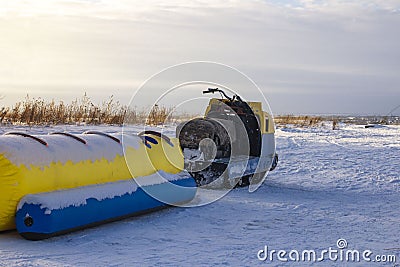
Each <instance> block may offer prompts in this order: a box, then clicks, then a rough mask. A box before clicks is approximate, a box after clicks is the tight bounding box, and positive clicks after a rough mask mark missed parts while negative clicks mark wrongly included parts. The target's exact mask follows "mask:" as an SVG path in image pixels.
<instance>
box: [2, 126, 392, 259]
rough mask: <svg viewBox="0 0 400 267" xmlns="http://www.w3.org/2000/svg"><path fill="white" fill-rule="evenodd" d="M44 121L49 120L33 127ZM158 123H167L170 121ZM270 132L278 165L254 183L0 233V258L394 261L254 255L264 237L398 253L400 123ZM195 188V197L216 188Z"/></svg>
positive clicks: (295, 245)
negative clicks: (178, 202)
mask: <svg viewBox="0 0 400 267" xmlns="http://www.w3.org/2000/svg"><path fill="white" fill-rule="evenodd" d="M65 127H66V126H65ZM94 128H95V129H93V127H91V128H90V129H91V130H103V131H105V132H109V133H112V132H119V131H120V128H119V129H118V127H94ZM138 128H139V127H138ZM47 130H49V131H53V130H54V129H53V128H49V129H46V128H41V129H38V128H36V129H33V131H36V132H37V133H43V132H45V131H47ZM69 130H71V131H72V132H73V131H77V132H80V131H81V130H82V131H84V130H88V128H85V129H81V128H79V127H76V126H72V127H71V128H70V129H69ZM131 130H132V132H134V131H135V129H131ZM165 130H166V132H168V133H169V135H170V136H172V135H173V133H174V129H173V127H170V128H166V129H165ZM82 131H81V132H82ZM276 135H277V149H278V153H279V158H280V161H279V163H278V167H277V168H276V170H275V171H273V172H270V174H269V175H268V177H267V179H266V181H265V182H264V184H263V185H262V186H261V187H260V188H259V189H258V190H257V191H255V192H254V193H249V192H248V189H247V188H240V189H235V190H233V191H231V192H230V193H229V194H227V195H226V196H225V197H223V198H221V199H219V200H217V201H216V202H214V203H211V204H209V205H205V206H201V207H193V208H170V209H166V210H163V211H160V212H155V213H151V214H148V215H144V216H140V217H134V218H130V219H126V220H123V221H119V222H115V223H111V224H106V225H103V226H100V227H96V228H91V229H86V230H83V231H80V232H75V233H72V234H68V235H65V236H60V237H56V238H52V239H49V240H43V241H37V242H31V241H26V240H24V239H22V238H21V237H19V235H18V233H17V232H16V231H10V232H6V233H1V234H0V266H121V265H122V266H156V265H157V266H211V265H217V266H221V265H232V266H293V265H296V266H396V265H395V264H394V263H387V264H383V263H376V262H375V263H373V262H369V263H367V262H359V263H346V262H332V261H323V262H318V263H315V264H312V263H309V262H303V263H296V264H293V263H284V262H279V261H277V260H275V261H273V262H268V261H267V262H261V261H259V260H258V259H257V252H258V251H259V250H261V249H263V248H264V246H266V245H267V246H268V247H269V248H270V249H275V250H280V249H284V250H288V251H290V250H292V249H297V250H300V251H301V250H306V249H315V250H323V249H328V248H329V247H333V248H336V241H337V240H338V239H339V238H344V239H346V240H347V243H348V247H349V248H350V249H358V250H365V249H370V250H371V251H373V253H374V255H376V254H381V255H389V254H390V255H396V256H397V264H398V263H399V261H400V245H399V244H400V234H399V232H400V176H399V173H400V168H399V158H400V127H399V126H387V127H382V128H372V129H365V128H364V127H363V126H354V125H349V126H346V125H341V126H340V129H339V130H335V131H333V130H331V127H328V125H327V126H326V127H325V128H307V129H300V128H282V129H278V130H277V134H276ZM201 192H202V193H201V194H198V195H197V196H196V198H197V199H196V201H198V202H199V203H200V202H201V203H204V202H207V201H211V200H213V199H214V198H216V197H217V196H219V195H220V193H219V192H218V191H217V190H201Z"/></svg>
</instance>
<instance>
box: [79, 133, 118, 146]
mask: <svg viewBox="0 0 400 267" xmlns="http://www.w3.org/2000/svg"><path fill="white" fill-rule="evenodd" d="M83 134H97V135H101V136H105V137H108V138H110V139H112V140H114V141H115V142H117V143H118V144H121V140H119V139H118V138H117V137H114V136H112V135H109V134H106V133H103V132H98V131H87V132H84V133H83Z"/></svg>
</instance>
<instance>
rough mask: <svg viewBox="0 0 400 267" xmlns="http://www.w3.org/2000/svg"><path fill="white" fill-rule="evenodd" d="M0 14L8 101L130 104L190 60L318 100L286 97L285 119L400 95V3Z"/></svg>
mask: <svg viewBox="0 0 400 267" xmlns="http://www.w3.org/2000/svg"><path fill="white" fill-rule="evenodd" d="M0 6H1V7H2V8H1V9H0V35H1V36H2V37H4V38H2V42H1V44H0V57H1V58H2V61H1V62H0V92H2V93H1V94H4V95H6V96H7V98H9V97H8V96H9V95H12V94H16V95H25V94H26V92H31V93H32V94H35V92H36V93H38V94H43V93H44V94H48V95H49V96H52V94H55V93H54V91H58V93H60V92H62V93H63V94H71V95H72V94H74V95H75V96H76V95H81V94H82V92H83V91H88V92H89V94H90V95H93V94H99V92H98V91H99V90H103V91H105V92H107V91H112V92H113V93H114V94H115V95H116V96H118V94H119V95H124V96H125V95H129V94H130V92H131V89H134V88H135V87H136V86H137V85H139V84H140V83H141V82H143V81H144V80H145V79H146V78H148V77H149V76H150V75H152V74H153V73H155V72H157V71H159V70H161V69H162V68H165V67H167V66H170V65H172V64H177V63H180V62H186V61H191V60H210V61H218V62H222V63H226V64H230V65H233V66H234V67H237V68H239V69H240V70H242V71H244V72H246V73H247V74H248V75H249V76H250V77H253V78H254V79H255V81H256V82H258V83H259V84H261V85H263V87H264V88H265V90H266V92H267V93H269V94H272V95H273V94H281V95H286V97H290V93H291V92H296V93H298V94H301V93H303V95H304V96H308V97H309V96H311V97H312V96H313V95H315V98H316V99H317V100H315V99H314V100H310V103H306V104H302V103H295V102H296V101H294V103H293V105H292V106H291V107H288V106H287V105H286V103H287V101H285V100H282V99H283V98H279V97H278V98H276V99H278V100H277V101H278V102H279V103H275V105H274V103H271V104H272V106H273V107H274V106H275V107H278V109H279V111H280V112H284V111H285V109H293V110H301V109H302V108H303V107H304V105H307V107H311V108H314V110H315V111H316V112H317V110H321V109H323V107H324V103H325V101H327V100H326V99H324V98H322V96H323V95H324V94H325V95H330V94H334V93H335V92H341V93H343V92H346V94H353V96H354V98H356V97H357V96H358V97H360V95H361V97H367V96H364V94H363V93H362V92H363V91H365V92H368V95H373V94H382V95H385V94H386V95H387V96H388V97H387V101H388V102H390V103H384V104H382V105H381V107H380V108H378V107H376V106H373V107H372V106H371V107H370V109H371V112H374V110H379V112H380V109H382V110H383V109H384V108H385V106H387V105H389V106H390V105H391V103H392V102H393V101H395V100H393V99H395V98H396V97H400V96H399V93H397V94H396V92H397V91H396V90H397V88H398V87H399V84H400V78H399V77H398V74H397V72H398V70H399V69H400V60H399V58H400V52H399V50H398V47H399V46H400V35H399V34H398V28H399V26H400V18H399V14H398V13H396V12H398V10H399V7H400V3H399V1H391V0H388V1H378V0H374V1H355V0H353V1H338V0H325V1H316V0H315V1H311V0H308V1H305V0H303V1H302V0H279V1H272V0H271V1H267V0H264V1H261V0H260V1H234V0H232V1H222V0H217V1H200V0H199V1H183V0H182V1H177V0H175V1H155V0H152V1H128V0H121V1H115V0H110V1H105V0H103V1H101V0H100V1H90V0H75V1H54V0H41V1H2V0H0ZM396 10H397V11H396ZM67 88H70V89H67ZM117 89H121V90H122V91H119V93H118V92H115V90H117ZM102 94H105V93H102ZM394 96H395V97H394ZM7 98H6V99H7ZM304 98H305V99H307V97H304ZM346 99H352V101H353V100H354V99H353V98H351V97H350V96H349V97H347V98H345V101H346ZM370 99H373V98H368V101H370ZM381 99H383V98H381ZM319 101H321V104H319V103H318V102H319ZM391 101H392V102H391ZM368 103H369V102H368ZM325 104H326V103H325ZM373 109H374V110H373ZM288 112H289V111H288Z"/></svg>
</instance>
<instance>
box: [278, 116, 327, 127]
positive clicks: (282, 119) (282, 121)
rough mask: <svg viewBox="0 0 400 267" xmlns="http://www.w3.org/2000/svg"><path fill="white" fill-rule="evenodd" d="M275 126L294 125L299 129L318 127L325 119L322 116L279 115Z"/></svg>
mask: <svg viewBox="0 0 400 267" xmlns="http://www.w3.org/2000/svg"><path fill="white" fill-rule="evenodd" d="M274 121H275V124H276V125H277V126H278V127H279V126H282V127H284V126H287V125H294V126H297V127H316V126H320V125H321V123H322V122H323V121H324V119H323V118H322V117H320V116H295V115H279V116H276V117H275V118H274Z"/></svg>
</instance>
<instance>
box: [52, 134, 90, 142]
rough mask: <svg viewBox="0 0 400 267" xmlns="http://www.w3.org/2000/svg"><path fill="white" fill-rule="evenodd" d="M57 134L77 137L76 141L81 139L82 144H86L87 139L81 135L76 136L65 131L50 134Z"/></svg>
mask: <svg viewBox="0 0 400 267" xmlns="http://www.w3.org/2000/svg"><path fill="white" fill-rule="evenodd" d="M55 134H58V135H64V136H68V137H71V138H73V139H75V140H76V141H79V142H81V143H82V144H84V145H86V141H85V140H83V139H82V138H80V137H79V136H76V135H73V134H70V133H65V132H54V133H50V135H55Z"/></svg>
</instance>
